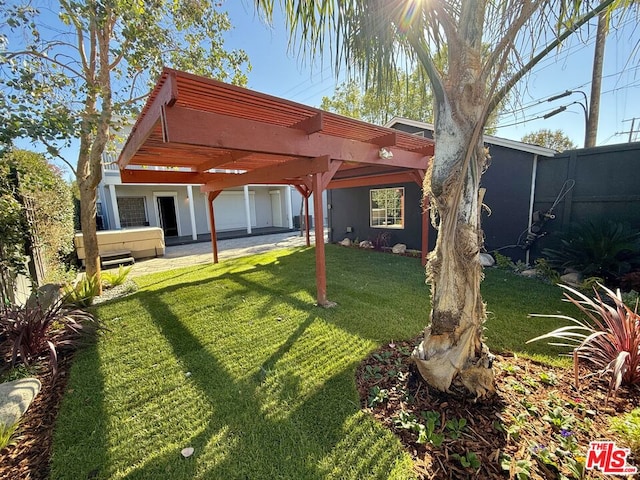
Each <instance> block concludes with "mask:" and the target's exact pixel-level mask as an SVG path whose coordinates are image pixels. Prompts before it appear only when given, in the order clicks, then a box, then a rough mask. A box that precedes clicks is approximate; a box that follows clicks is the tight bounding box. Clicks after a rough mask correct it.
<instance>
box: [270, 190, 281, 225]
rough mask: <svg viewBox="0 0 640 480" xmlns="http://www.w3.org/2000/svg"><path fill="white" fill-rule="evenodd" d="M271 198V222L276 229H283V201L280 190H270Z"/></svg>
mask: <svg viewBox="0 0 640 480" xmlns="http://www.w3.org/2000/svg"><path fill="white" fill-rule="evenodd" d="M269 196H270V197H271V220H272V222H273V223H272V225H273V226H274V227H282V199H281V198H280V190H270V191H269Z"/></svg>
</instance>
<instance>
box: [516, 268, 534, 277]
mask: <svg viewBox="0 0 640 480" xmlns="http://www.w3.org/2000/svg"><path fill="white" fill-rule="evenodd" d="M520 275H522V276H523V277H527V278H535V277H537V276H538V271H537V270H536V269H535V268H527V269H526V270H523V271H522V272H520Z"/></svg>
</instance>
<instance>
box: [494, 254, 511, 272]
mask: <svg viewBox="0 0 640 480" xmlns="http://www.w3.org/2000/svg"><path fill="white" fill-rule="evenodd" d="M492 255H493V258H495V259H496V267H498V268H502V269H503V270H515V268H516V264H515V263H513V260H511V259H510V258H509V257H507V256H506V255H502V254H501V253H499V252H497V251H495V252H492Z"/></svg>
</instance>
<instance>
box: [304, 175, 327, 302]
mask: <svg viewBox="0 0 640 480" xmlns="http://www.w3.org/2000/svg"><path fill="white" fill-rule="evenodd" d="M311 182H312V183H311V185H312V190H313V218H314V220H315V226H314V230H315V236H316V288H317V291H318V295H317V297H318V305H320V306H323V307H324V306H326V305H328V303H329V302H328V301H327V268H326V265H325V253H324V226H323V222H322V218H323V213H322V174H321V173H315V174H313V175H312V177H311ZM307 198H308V197H307ZM307 205H308V201H307ZM318 219H320V221H318ZM308 228H309V226H308V224H307V229H308ZM307 231H308V230H307ZM307 238H308V237H307Z"/></svg>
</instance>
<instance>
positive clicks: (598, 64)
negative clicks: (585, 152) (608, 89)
mask: <svg viewBox="0 0 640 480" xmlns="http://www.w3.org/2000/svg"><path fill="white" fill-rule="evenodd" d="M606 30H607V14H606V13H601V14H600V15H599V16H598V30H597V33H596V45H595V49H594V53H593V71H592V73H591V101H590V103H589V115H588V117H587V125H586V126H585V133H584V147H585V148H589V147H595V146H596V139H597V137H598V119H599V117H600V90H601V89H602V64H603V63H604V46H605V43H606V40H607V32H606Z"/></svg>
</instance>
